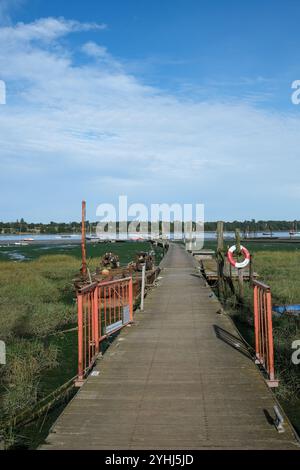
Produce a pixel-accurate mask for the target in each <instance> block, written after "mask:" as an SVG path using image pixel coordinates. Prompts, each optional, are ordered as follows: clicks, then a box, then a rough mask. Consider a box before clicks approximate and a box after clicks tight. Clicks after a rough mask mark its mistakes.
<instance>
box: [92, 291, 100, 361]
mask: <svg viewBox="0 0 300 470" xmlns="http://www.w3.org/2000/svg"><path fill="white" fill-rule="evenodd" d="M98 298H99V286H97V287H96V289H95V290H94V293H93V318H94V331H93V336H94V338H93V340H94V342H95V354H98V353H99V313H98V310H99V300H98Z"/></svg>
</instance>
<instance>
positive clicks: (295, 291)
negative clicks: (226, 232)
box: [209, 242, 300, 432]
mask: <svg viewBox="0 0 300 470" xmlns="http://www.w3.org/2000/svg"><path fill="white" fill-rule="evenodd" d="M245 245H246V246H247V248H248V249H249V250H250V251H251V254H252V256H253V266H254V271H256V272H257V273H258V274H259V276H260V278H259V279H260V280H261V281H263V282H265V283H266V284H268V285H269V286H270V287H271V292H272V303H273V305H275V304H277V305H285V304H300V251H299V248H298V245H294V246H293V245H291V244H286V245H285V244H281V245H279V244H271V243H267V242H266V243H265V244H258V243H257V244H255V243H245ZM209 247H210V248H214V249H215V243H214V242H210V243H209ZM236 289H238V287H237V286H236ZM226 308H227V310H228V311H230V312H231V315H232V317H233V319H234V321H235V323H236V325H237V327H238V329H239V330H240V331H241V333H242V335H243V336H244V337H245V339H246V340H247V341H248V342H249V343H250V344H251V345H252V346H254V326H253V290H252V288H251V287H250V286H249V284H248V283H246V284H245V301H244V305H243V306H241V305H238V303H237V302H236V299H235V298H234V297H231V298H229V299H228V300H227V302H226ZM273 333H274V354H275V369H276V375H277V377H278V378H279V380H280V384H279V387H278V388H277V389H275V390H274V391H275V393H276V396H277V398H278V399H279V400H280V401H281V403H282V404H283V406H284V408H285V410H286V412H287V413H288V415H289V417H290V419H291V421H292V422H293V424H294V426H295V427H296V428H297V430H298V432H300V412H299V408H300V406H299V405H300V366H299V365H295V364H293V363H292V360H291V356H292V352H293V350H292V348H291V346H292V342H293V341H294V340H296V339H298V340H299V339H300V318H296V317H289V316H287V315H285V316H283V317H279V318H277V317H275V316H274V317H273ZM297 410H298V411H297Z"/></svg>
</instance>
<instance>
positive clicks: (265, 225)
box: [0, 218, 300, 234]
mask: <svg viewBox="0 0 300 470" xmlns="http://www.w3.org/2000/svg"><path fill="white" fill-rule="evenodd" d="M129 223H130V222H128V224H129ZM96 225H97V222H89V221H87V222H86V229H87V232H89V231H91V232H94V231H95V229H96ZM116 225H117V231H118V229H119V223H118V222H117V224H116ZM159 225H160V230H161V229H162V222H160V224H159ZM194 226H195V224H194ZM297 227H298V229H297ZM236 228H239V229H240V230H241V231H242V232H244V233H245V232H265V231H268V232H269V231H273V232H279V231H288V230H291V229H293V228H294V229H296V230H300V221H296V220H295V221H288V220H255V219H252V220H244V221H238V220H234V221H233V222H225V226H224V230H225V231H228V232H231V231H234V230H235V229H236ZM138 229H139V228H138ZM204 229H205V230H206V231H209V232H210V231H211V232H213V231H215V230H216V229H217V222H205V223H204ZM148 230H149V231H150V230H151V225H150V223H149V224H148ZM170 230H171V232H173V231H174V222H171V223H170ZM80 231H81V223H80V222H66V223H65V222H53V221H52V222H50V223H48V224H44V223H29V222H26V221H25V220H24V219H23V218H21V219H20V220H17V221H15V222H0V233H2V234H18V233H32V234H34V233H40V234H56V233H80Z"/></svg>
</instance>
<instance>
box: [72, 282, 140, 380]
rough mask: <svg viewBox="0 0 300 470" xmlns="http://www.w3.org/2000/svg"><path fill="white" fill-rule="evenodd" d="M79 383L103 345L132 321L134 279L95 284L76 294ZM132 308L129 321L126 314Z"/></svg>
mask: <svg viewBox="0 0 300 470" xmlns="http://www.w3.org/2000/svg"><path fill="white" fill-rule="evenodd" d="M77 305H78V380H77V382H76V383H77V384H78V385H80V384H81V383H82V381H83V380H84V377H85V376H86V375H87V374H88V372H89V371H90V369H91V368H92V367H93V364H94V363H95V361H96V359H97V356H98V354H99V351H100V343H101V341H103V340H104V339H105V338H107V337H108V336H109V335H111V334H113V333H115V332H116V331H119V330H120V329H121V328H123V326H125V325H126V324H127V323H128V322H131V321H132V319H133V295H132V279H131V278H125V279H118V280H114V281H104V282H98V283H97V282H94V283H92V284H90V285H88V286H85V287H84V288H82V289H81V290H79V291H78V292H77ZM124 307H126V308H127V307H128V308H129V318H128V314H127V317H126V315H125V313H123V312H124Z"/></svg>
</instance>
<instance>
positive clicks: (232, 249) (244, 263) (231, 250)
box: [227, 245, 250, 269]
mask: <svg viewBox="0 0 300 470" xmlns="http://www.w3.org/2000/svg"><path fill="white" fill-rule="evenodd" d="M235 250H236V245H232V246H231V247H230V248H229V250H228V252H227V258H228V261H229V263H230V264H232V266H234V267H235V268H237V269H242V268H245V267H246V266H248V264H249V262H250V253H249V251H248V250H247V248H245V247H244V246H242V245H241V252H242V253H243V255H244V257H245V259H244V261H241V262H239V263H238V262H237V261H236V260H235V259H234V257H233V253H234V252H235Z"/></svg>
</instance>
